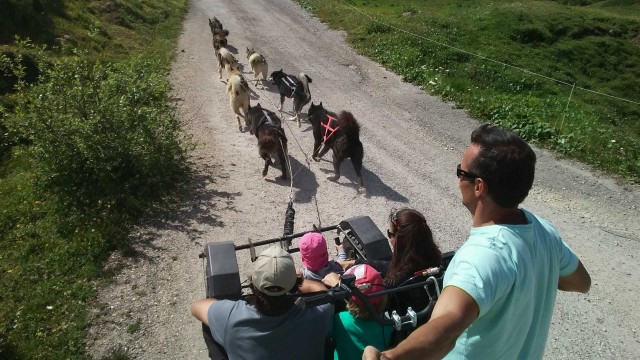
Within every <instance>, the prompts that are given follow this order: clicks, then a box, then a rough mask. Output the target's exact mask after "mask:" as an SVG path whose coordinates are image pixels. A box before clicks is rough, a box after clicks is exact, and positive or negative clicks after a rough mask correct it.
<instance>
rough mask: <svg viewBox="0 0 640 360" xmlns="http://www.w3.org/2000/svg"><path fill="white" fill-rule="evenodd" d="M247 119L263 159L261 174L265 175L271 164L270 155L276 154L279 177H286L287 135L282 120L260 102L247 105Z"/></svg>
mask: <svg viewBox="0 0 640 360" xmlns="http://www.w3.org/2000/svg"><path fill="white" fill-rule="evenodd" d="M247 117H248V120H249V122H250V123H251V130H250V132H251V133H252V134H254V135H255V136H256V138H258V152H259V154H260V157H261V158H262V159H264V169H262V176H267V173H268V171H269V166H270V165H273V162H272V161H271V156H274V155H277V156H278V159H279V161H280V166H281V169H282V176H280V179H283V180H284V179H286V178H287V173H288V171H287V162H286V154H287V137H286V136H285V134H284V129H283V128H282V121H281V120H280V118H279V117H278V116H277V115H276V114H275V113H274V112H273V111H269V110H267V109H264V108H262V106H260V103H258V105H256V106H254V107H249V114H248V116H247Z"/></svg>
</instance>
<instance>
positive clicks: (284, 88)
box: [270, 69, 311, 127]
mask: <svg viewBox="0 0 640 360" xmlns="http://www.w3.org/2000/svg"><path fill="white" fill-rule="evenodd" d="M270 78H271V81H273V83H274V84H275V85H276V86H277V87H278V92H279V93H280V108H279V109H278V110H280V111H282V104H284V98H285V97H288V98H292V99H293V112H294V116H293V117H291V118H290V119H289V120H298V127H300V126H301V124H300V112H301V111H302V108H303V107H304V106H305V105H307V104H308V103H309V101H311V92H310V91H309V83H310V82H311V78H310V77H309V76H307V75H306V74H305V73H300V75H298V77H295V76H293V75H288V74H285V73H284V72H283V71H282V69H280V70H278V71H274V72H272V73H271V77H270Z"/></svg>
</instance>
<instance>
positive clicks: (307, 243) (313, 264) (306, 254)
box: [298, 232, 329, 272]
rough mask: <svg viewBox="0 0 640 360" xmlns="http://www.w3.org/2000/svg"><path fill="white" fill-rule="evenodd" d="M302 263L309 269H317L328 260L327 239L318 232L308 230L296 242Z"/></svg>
mask: <svg viewBox="0 0 640 360" xmlns="http://www.w3.org/2000/svg"><path fill="white" fill-rule="evenodd" d="M298 247H299V248H300V257H301V258H302V265H304V266H306V267H307V268H308V269H309V270H311V271H314V272H316V271H318V270H320V269H322V268H323V267H325V266H326V265H327V263H328V262H329V252H328V251H327V241H326V240H325V239H324V236H322V234H321V233H319V232H308V233H306V234H304V235H303V236H302V238H301V239H300V241H299V242H298Z"/></svg>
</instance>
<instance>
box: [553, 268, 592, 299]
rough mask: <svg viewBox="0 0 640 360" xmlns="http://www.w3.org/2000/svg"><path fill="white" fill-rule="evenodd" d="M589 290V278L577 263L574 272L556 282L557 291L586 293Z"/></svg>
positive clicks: (585, 270)
mask: <svg viewBox="0 0 640 360" xmlns="http://www.w3.org/2000/svg"><path fill="white" fill-rule="evenodd" d="M590 288H591V276H590V275H589V273H588V272H587V269H585V268H584V265H582V262H581V261H578V268H577V269H576V271H574V272H573V273H571V274H570V275H567V276H561V277H560V279H559V280H558V290H562V291H574V292H581V293H586V292H587V291H589V289H590Z"/></svg>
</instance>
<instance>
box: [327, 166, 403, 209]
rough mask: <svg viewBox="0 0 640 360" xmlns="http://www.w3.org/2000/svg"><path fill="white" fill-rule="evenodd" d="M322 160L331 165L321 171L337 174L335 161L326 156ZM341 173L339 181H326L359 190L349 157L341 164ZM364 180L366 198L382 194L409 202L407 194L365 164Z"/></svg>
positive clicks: (390, 198) (393, 199)
mask: <svg viewBox="0 0 640 360" xmlns="http://www.w3.org/2000/svg"><path fill="white" fill-rule="evenodd" d="M320 160H321V161H326V162H327V163H329V165H330V167H329V168H328V169H324V168H320V171H322V172H323V173H325V174H327V175H329V176H333V175H334V174H335V173H334V171H333V162H332V161H331V160H329V159H324V158H322V159H320ZM340 175H341V176H340V179H338V181H331V180H329V179H326V181H330V182H335V183H336V184H338V185H341V186H348V187H351V188H353V189H354V190H355V191H358V188H359V184H358V176H357V175H356V172H355V170H354V169H353V165H352V164H351V160H350V159H347V160H345V161H343V162H342V164H340ZM345 178H346V179H347V180H348V181H349V182H348V183H345V182H344V179H345ZM362 181H363V182H364V190H363V191H362V193H363V194H364V196H365V197H366V198H371V197H374V196H380V197H384V198H386V199H387V200H391V201H394V202H399V203H408V202H409V199H408V198H407V197H406V196H404V195H402V194H400V193H399V192H397V191H396V190H394V189H393V188H391V187H389V186H388V185H386V184H385V183H384V181H382V179H380V177H378V176H377V175H376V174H374V173H372V172H371V171H369V170H367V168H366V167H364V165H363V166H362Z"/></svg>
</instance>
